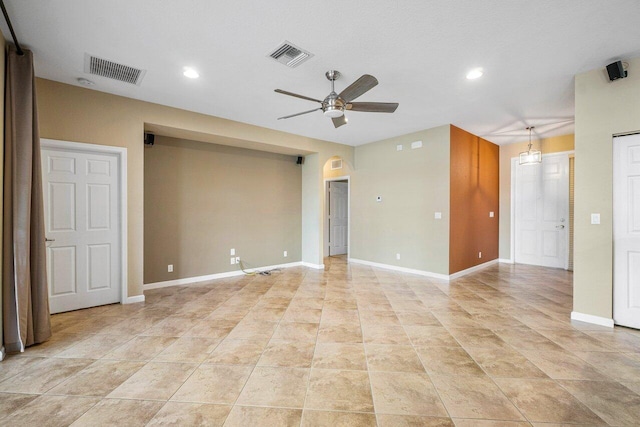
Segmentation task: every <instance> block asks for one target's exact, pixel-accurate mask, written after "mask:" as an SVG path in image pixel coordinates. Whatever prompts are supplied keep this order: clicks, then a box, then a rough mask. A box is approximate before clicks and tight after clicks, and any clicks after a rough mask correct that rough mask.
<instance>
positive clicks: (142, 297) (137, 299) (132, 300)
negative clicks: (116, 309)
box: [123, 295, 144, 304]
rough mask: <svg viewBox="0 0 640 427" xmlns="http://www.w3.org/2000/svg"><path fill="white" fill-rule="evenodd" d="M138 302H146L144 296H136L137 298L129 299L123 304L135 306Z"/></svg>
mask: <svg viewBox="0 0 640 427" xmlns="http://www.w3.org/2000/svg"><path fill="white" fill-rule="evenodd" d="M137 302H144V295H136V296H135V297H127V299H125V300H124V303H123V304H135V303H137Z"/></svg>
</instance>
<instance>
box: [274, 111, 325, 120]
mask: <svg viewBox="0 0 640 427" xmlns="http://www.w3.org/2000/svg"><path fill="white" fill-rule="evenodd" d="M318 110H322V108H314V109H313V110H309V111H303V112H302V113H296V114H291V115H290V116H284V117H278V120H281V119H290V118H291V117H296V116H301V115H303V114H309V113H313V112H314V111H318Z"/></svg>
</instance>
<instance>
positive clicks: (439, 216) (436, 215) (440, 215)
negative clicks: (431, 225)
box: [433, 212, 442, 219]
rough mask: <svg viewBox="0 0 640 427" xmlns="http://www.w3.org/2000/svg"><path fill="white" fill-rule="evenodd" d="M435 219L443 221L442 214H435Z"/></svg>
mask: <svg viewBox="0 0 640 427" xmlns="http://www.w3.org/2000/svg"><path fill="white" fill-rule="evenodd" d="M433 217H434V218H435V219H442V212H436V213H434V214H433Z"/></svg>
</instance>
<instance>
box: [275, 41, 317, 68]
mask: <svg viewBox="0 0 640 427" xmlns="http://www.w3.org/2000/svg"><path fill="white" fill-rule="evenodd" d="M268 56H269V57H271V58H272V59H274V60H276V61H278V62H279V63H281V64H284V65H286V66H287V67H290V68H295V67H297V66H298V65H300V64H302V63H303V62H305V61H306V60H308V59H310V58H312V57H313V54H312V53H310V52H308V51H306V50H304V49H302V48H299V47H298V46H295V45H294V44H293V43H290V42H288V41H284V42H283V43H282V44H280V46H278V47H277V48H275V49H274V50H273V51H272V52H271V53H270V54H269V55H268Z"/></svg>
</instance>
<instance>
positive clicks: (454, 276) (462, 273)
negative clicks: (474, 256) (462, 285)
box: [449, 259, 499, 280]
mask: <svg viewBox="0 0 640 427" xmlns="http://www.w3.org/2000/svg"><path fill="white" fill-rule="evenodd" d="M498 262H499V261H498V259H492V260H491V261H487V262H485V263H483V264H479V265H476V266H473V267H471V268H467V269H466V270H462V271H458V272H457V273H453V274H450V275H449V279H450V280H453V279H457V278H458V277H462V276H466V275H467V274H471V273H475V272H476V271H478V270H482V269H484V268H487V267H490V266H492V265H494V264H497V263H498Z"/></svg>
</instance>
